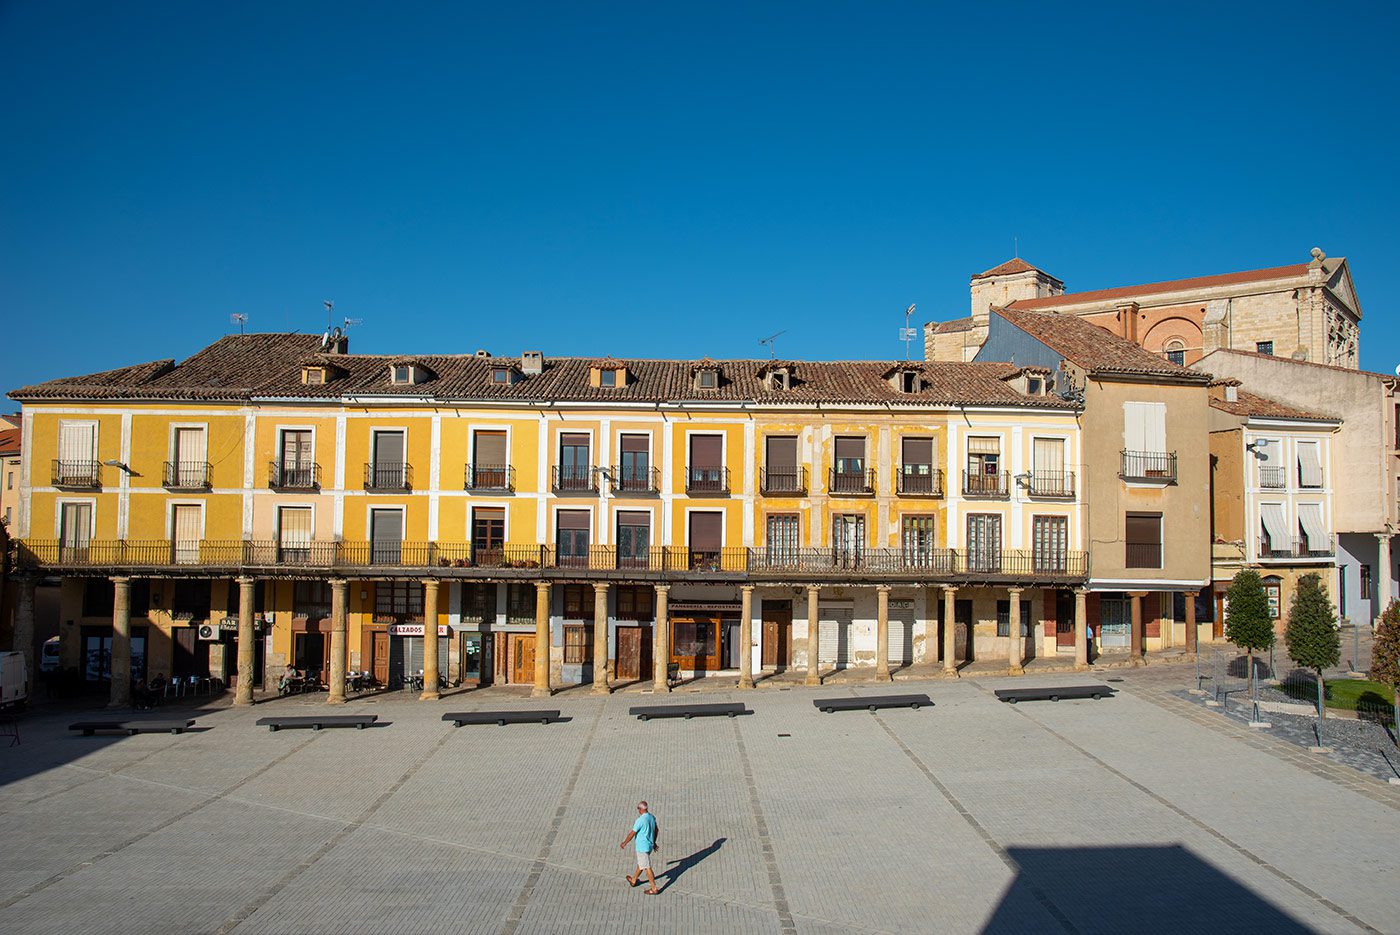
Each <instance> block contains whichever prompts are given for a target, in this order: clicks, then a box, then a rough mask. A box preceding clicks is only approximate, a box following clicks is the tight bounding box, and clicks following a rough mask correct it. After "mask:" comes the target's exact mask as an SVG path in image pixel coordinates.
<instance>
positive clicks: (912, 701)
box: [812, 695, 933, 714]
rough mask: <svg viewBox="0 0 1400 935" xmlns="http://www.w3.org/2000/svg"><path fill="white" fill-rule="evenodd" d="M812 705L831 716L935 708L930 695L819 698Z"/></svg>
mask: <svg viewBox="0 0 1400 935" xmlns="http://www.w3.org/2000/svg"><path fill="white" fill-rule="evenodd" d="M812 704H814V705H816V707H817V709H818V710H820V711H823V712H825V713H827V714H830V713H831V712H833V711H870V712H872V713H873V712H875V711H878V710H879V709H881V708H913V709H914V710H915V711H917V710H919V709H920V708H922V707H925V706H927V707H930V708H931V707H933V702H932V701H931V700H929V697H928V695H867V696H865V697H863V698H861V697H856V698H817V699H815V700H814V701H813V702H812Z"/></svg>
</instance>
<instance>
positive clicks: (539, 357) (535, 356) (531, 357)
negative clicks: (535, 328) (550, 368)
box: [520, 351, 544, 376]
mask: <svg viewBox="0 0 1400 935" xmlns="http://www.w3.org/2000/svg"><path fill="white" fill-rule="evenodd" d="M520 372H521V373H523V374H525V375H526V376H539V375H540V374H541V373H544V351H525V352H524V353H523V354H521V355H520Z"/></svg>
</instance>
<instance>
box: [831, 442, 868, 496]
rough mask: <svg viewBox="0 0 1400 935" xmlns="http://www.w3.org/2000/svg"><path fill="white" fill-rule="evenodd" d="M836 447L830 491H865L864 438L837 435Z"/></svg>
mask: <svg viewBox="0 0 1400 935" xmlns="http://www.w3.org/2000/svg"><path fill="white" fill-rule="evenodd" d="M835 448H836V471H835V472H834V473H833V474H832V477H831V492H832V493H834V494H839V493H864V492H865V486H866V484H865V439H864V438H859V437H838V438H837V439H836V443H835Z"/></svg>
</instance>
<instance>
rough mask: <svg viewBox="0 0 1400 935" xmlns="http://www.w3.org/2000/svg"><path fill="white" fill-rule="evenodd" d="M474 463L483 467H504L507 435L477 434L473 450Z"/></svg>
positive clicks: (502, 433) (498, 433) (499, 433)
mask: <svg viewBox="0 0 1400 935" xmlns="http://www.w3.org/2000/svg"><path fill="white" fill-rule="evenodd" d="M472 463H473V464H475V465H478V466H482V467H504V466H505V464H506V433H505V432H477V433H476V436H475V443H474V446H473V448H472Z"/></svg>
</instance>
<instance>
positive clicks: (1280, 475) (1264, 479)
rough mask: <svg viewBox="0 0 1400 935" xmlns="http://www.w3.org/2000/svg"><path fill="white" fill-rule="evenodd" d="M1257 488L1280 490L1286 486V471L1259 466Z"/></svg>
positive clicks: (1263, 465) (1264, 465)
mask: <svg viewBox="0 0 1400 935" xmlns="http://www.w3.org/2000/svg"><path fill="white" fill-rule="evenodd" d="M1259 486H1260V487H1266V488H1269V489H1270V490H1282V489H1283V488H1284V487H1286V486H1288V469H1287V468H1283V467H1275V466H1270V465H1267V464H1261V465H1259Z"/></svg>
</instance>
